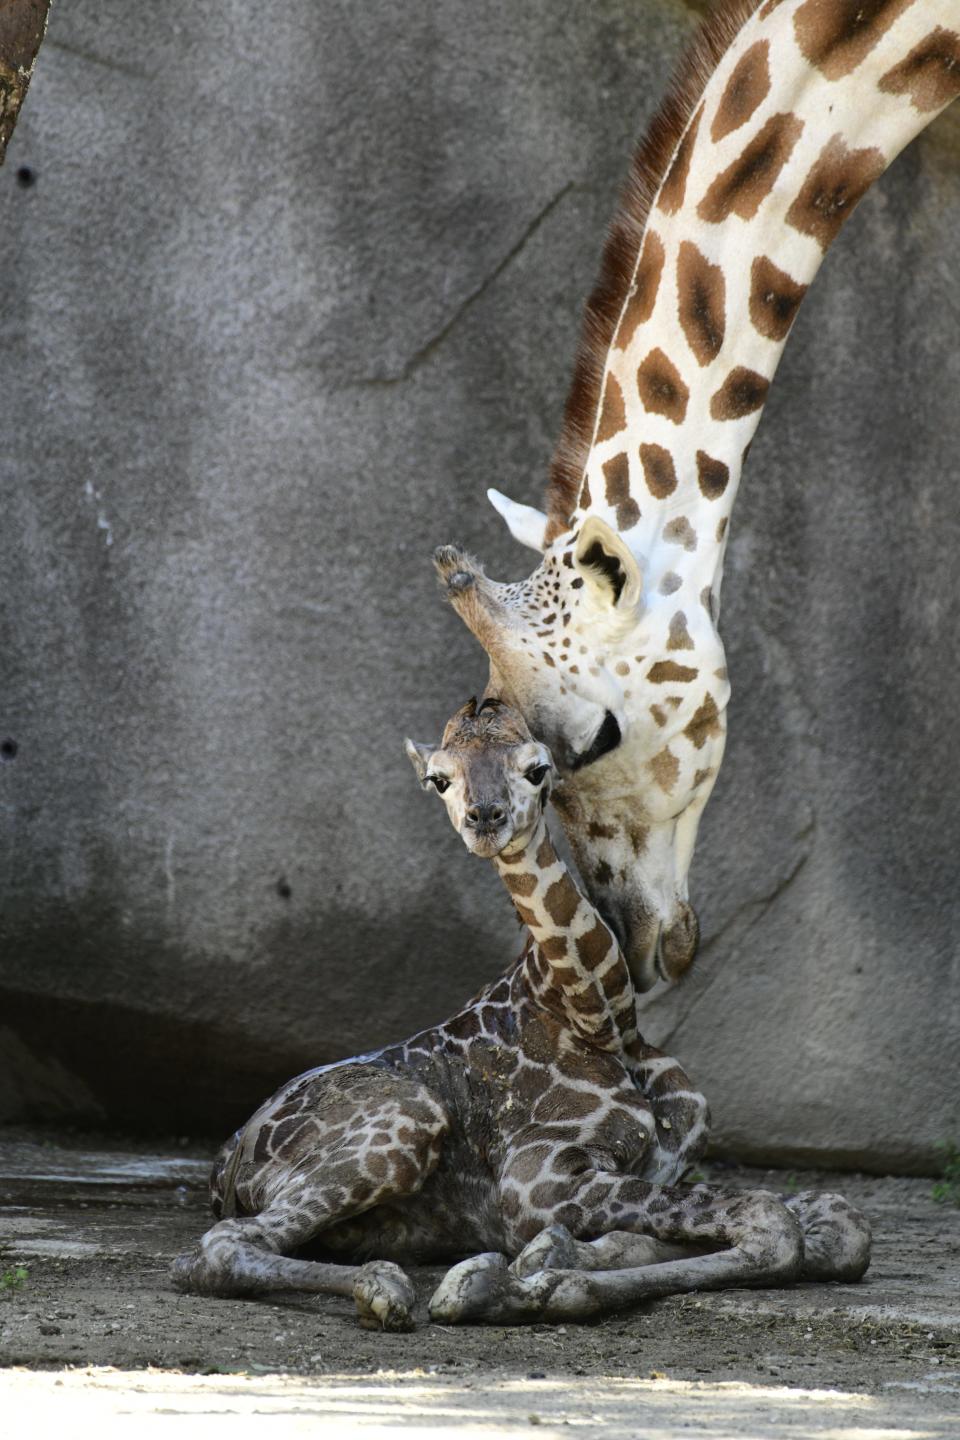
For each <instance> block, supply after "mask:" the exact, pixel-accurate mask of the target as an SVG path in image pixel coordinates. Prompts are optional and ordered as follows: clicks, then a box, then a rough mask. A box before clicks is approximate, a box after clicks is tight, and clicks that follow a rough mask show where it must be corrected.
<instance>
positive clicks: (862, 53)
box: [793, 0, 913, 80]
mask: <svg viewBox="0 0 960 1440" xmlns="http://www.w3.org/2000/svg"><path fill="white" fill-rule="evenodd" d="M912 4H913V0H805V4H803V5H801V6H800V9H799V10H798V11H797V13H796V15H794V17H793V29H794V33H795V35H796V37H797V44H798V45H799V46H800V49H801V50H802V51H803V53H804V55H805V56H806V57H807V59H808V60H809V61H810V63H811V65H816V67H817V69H818V70H821V71H822V72H823V74H824V75H826V77H827V79H828V80H839V79H840V78H841V76H843V75H849V74H850V71H851V70H855V69H856V68H857V66H858V65H859V64H860V62H861V61H862V60H864V59H865V58H866V57H867V55H869V53H870V51H871V50H872V49H873V47H874V46H875V45H876V44H877V42H878V41H879V40H880V39H882V37H883V36H884V35H885V34H886V33H887V31H888V30H889V29H890V26H891V25H892V24H893V22H894V21H895V20H897V19H898V18H899V17H900V16H901V15H902V14H903V12H904V10H906V9H907V8H908V6H910V5H912Z"/></svg>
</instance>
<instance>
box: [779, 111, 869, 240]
mask: <svg viewBox="0 0 960 1440" xmlns="http://www.w3.org/2000/svg"><path fill="white" fill-rule="evenodd" d="M886 163H887V162H886V161H885V160H884V158H883V152H882V151H880V150H875V149H867V150H848V149H847V147H846V145H845V144H844V143H843V140H842V139H841V137H840V136H839V135H834V136H833V138H832V139H831V140H828V141H827V143H826V145H824V147H823V149H822V150H821V151H820V154H819V155H818V156H817V158H816V160H814V162H813V165H812V166H811V167H810V173H809V174H808V175H807V178H806V180H804V182H803V185H802V186H801V187H800V193H799V194H798V195H797V198H796V199H795V200H794V202H793V204H792V205H791V206H790V209H789V210H788V211H787V215H786V220H787V224H788V225H792V226H793V228H794V230H799V231H800V232H801V234H803V235H812V236H813V238H814V240H816V242H817V244H818V245H819V246H820V248H821V249H822V250H826V249H827V247H828V246H829V245H830V244H831V242H832V241H833V240H834V239H835V238H836V235H837V232H838V231H839V229H840V226H841V225H842V224H843V222H844V220H846V218H847V216H848V215H851V214H852V213H853V211H854V209H855V208H856V206H857V204H858V203H859V201H860V200H861V199H862V198H863V196H864V195H865V194H866V192H867V191H868V190H869V188H870V186H871V185H872V184H873V182H874V180H876V179H878V178H879V176H881V175H882V174H883V172H884V169H885V167H886Z"/></svg>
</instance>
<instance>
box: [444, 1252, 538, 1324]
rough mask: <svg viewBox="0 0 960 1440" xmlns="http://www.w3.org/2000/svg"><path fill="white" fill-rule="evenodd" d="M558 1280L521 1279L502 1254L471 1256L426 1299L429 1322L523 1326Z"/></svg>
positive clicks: (536, 1315)
mask: <svg viewBox="0 0 960 1440" xmlns="http://www.w3.org/2000/svg"><path fill="white" fill-rule="evenodd" d="M558 1279H559V1276H557V1277H555V1278H554V1277H552V1276H549V1275H548V1274H546V1273H540V1274H537V1275H535V1276H534V1277H533V1278H532V1279H529V1280H528V1279H521V1278H520V1277H519V1276H517V1275H514V1274H513V1273H512V1272H511V1270H510V1268H509V1265H508V1264H507V1257H506V1256H505V1255H497V1254H496V1253H494V1252H491V1253H489V1254H486V1255H474V1256H472V1257H471V1258H470V1259H469V1260H463V1261H461V1263H460V1264H459V1265H454V1267H453V1269H452V1270H448V1271H447V1273H446V1275H445V1276H444V1277H443V1279H442V1280H441V1282H440V1284H439V1285H438V1287H437V1289H436V1290H435V1291H434V1293H433V1296H432V1298H431V1300H430V1319H431V1320H433V1321H436V1322H438V1323H444V1324H447V1325H462V1324H463V1323H464V1322H467V1323H469V1322H471V1321H472V1322H473V1323H474V1324H488V1325H523V1324H525V1323H528V1322H530V1321H531V1320H536V1319H537V1317H538V1316H539V1314H540V1312H541V1310H542V1309H543V1306H544V1304H545V1303H546V1301H547V1299H548V1298H549V1295H550V1291H551V1290H552V1289H553V1286H554V1284H556V1281H557V1280H558Z"/></svg>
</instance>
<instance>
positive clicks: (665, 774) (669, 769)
mask: <svg viewBox="0 0 960 1440" xmlns="http://www.w3.org/2000/svg"><path fill="white" fill-rule="evenodd" d="M647 763H648V764H649V766H650V770H651V772H652V774H653V778H654V780H656V782H657V784H658V785H659V786H660V789H661V790H664V791H666V793H667V794H668V795H669V794H670V793H671V792H672V790H673V787H674V785H676V783H677V776H678V775H679V774H680V761H679V760H678V759H677V757H676V755H674V753H673V751H672V750H670V749H669V748H668V749H666V750H661V751H660V753H659V754H658V755H654V757H653V759H652V760H649V761H648V762H647Z"/></svg>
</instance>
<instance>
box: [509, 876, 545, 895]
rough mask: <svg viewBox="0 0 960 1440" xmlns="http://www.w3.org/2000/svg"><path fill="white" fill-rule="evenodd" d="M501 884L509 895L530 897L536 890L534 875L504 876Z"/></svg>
mask: <svg viewBox="0 0 960 1440" xmlns="http://www.w3.org/2000/svg"><path fill="white" fill-rule="evenodd" d="M503 883H504V885H506V887H507V889H508V890H509V891H510V894H511V895H532V894H533V892H534V890H536V888H537V877H536V875H504V877H503Z"/></svg>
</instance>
